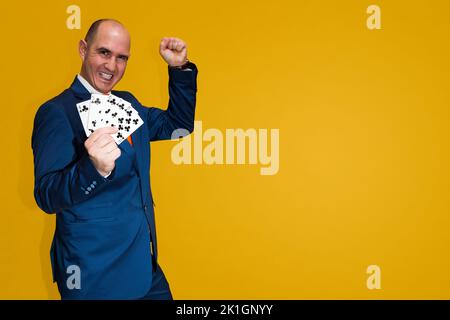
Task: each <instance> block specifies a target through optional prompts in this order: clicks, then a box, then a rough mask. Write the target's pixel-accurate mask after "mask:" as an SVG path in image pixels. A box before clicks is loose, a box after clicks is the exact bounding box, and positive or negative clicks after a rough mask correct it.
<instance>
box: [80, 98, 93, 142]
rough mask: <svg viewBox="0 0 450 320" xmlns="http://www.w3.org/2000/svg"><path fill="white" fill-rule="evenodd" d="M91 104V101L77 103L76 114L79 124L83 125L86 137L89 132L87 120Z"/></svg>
mask: <svg viewBox="0 0 450 320" xmlns="http://www.w3.org/2000/svg"><path fill="white" fill-rule="evenodd" d="M90 104H91V100H87V101H83V102H80V103H77V110H78V114H79V116H80V119H81V123H82V124H83V128H84V131H85V132H86V136H88V137H89V135H90V134H91V132H90V131H89V129H88V126H87V124H88V119H89V106H90Z"/></svg>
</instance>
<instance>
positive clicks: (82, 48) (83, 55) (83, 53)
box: [78, 40, 87, 62]
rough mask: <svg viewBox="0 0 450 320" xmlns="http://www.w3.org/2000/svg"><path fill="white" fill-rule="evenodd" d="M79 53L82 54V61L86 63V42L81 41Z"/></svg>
mask: <svg viewBox="0 0 450 320" xmlns="http://www.w3.org/2000/svg"><path fill="white" fill-rule="evenodd" d="M78 53H79V54H80V57H81V60H82V61H83V62H84V58H85V57H86V53H87V42H86V41H84V40H80V42H79V43H78Z"/></svg>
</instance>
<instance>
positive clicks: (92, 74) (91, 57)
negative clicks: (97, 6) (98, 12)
mask: <svg viewBox="0 0 450 320" xmlns="http://www.w3.org/2000/svg"><path fill="white" fill-rule="evenodd" d="M79 51H80V56H81V59H82V60H83V64H82V67H81V73H80V74H81V75H82V76H83V78H85V79H86V80H87V81H88V82H89V83H90V84H91V85H92V86H93V87H94V88H95V89H97V90H98V91H100V92H102V93H108V92H110V91H111V90H112V88H113V87H114V86H115V85H116V84H117V83H118V82H119V81H120V79H122V76H123V74H124V73H125V69H126V67H127V61H128V57H129V56H130V36H129V34H128V32H127V31H126V29H125V28H124V27H122V26H121V25H119V24H117V23H114V22H110V21H106V22H103V23H102V24H101V25H100V26H99V27H98V29H97V34H96V35H95V37H94V38H93V39H92V40H91V41H89V43H86V42H85V41H84V40H81V41H80V45H79Z"/></svg>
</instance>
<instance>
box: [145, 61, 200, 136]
mask: <svg viewBox="0 0 450 320" xmlns="http://www.w3.org/2000/svg"><path fill="white" fill-rule="evenodd" d="M189 68H190V69H191V71H189V70H188V71H185V70H177V69H171V68H169V105H168V108H167V110H162V109H159V108H146V109H147V121H146V122H147V126H148V132H149V137H148V139H149V141H156V140H167V139H171V138H172V134H173V133H174V131H175V130H180V131H178V132H181V134H178V136H177V137H176V138H178V137H180V136H184V135H187V134H189V133H191V132H192V131H193V130H194V116H195V103H196V94H197V74H198V70H197V67H196V66H195V64H193V63H190V64H189ZM183 132H184V134H183Z"/></svg>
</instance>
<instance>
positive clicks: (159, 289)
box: [139, 264, 173, 300]
mask: <svg viewBox="0 0 450 320" xmlns="http://www.w3.org/2000/svg"><path fill="white" fill-rule="evenodd" d="M152 275H153V282H152V286H151V288H150V290H149V291H148V292H147V294H146V295H145V296H144V297H142V298H140V299H139V300H173V298H172V293H171V292H170V286H169V283H168V282H167V279H166V276H165V275H164V272H163V271H162V269H161V267H160V266H159V264H157V267H156V271H154V272H153V273H152Z"/></svg>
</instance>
